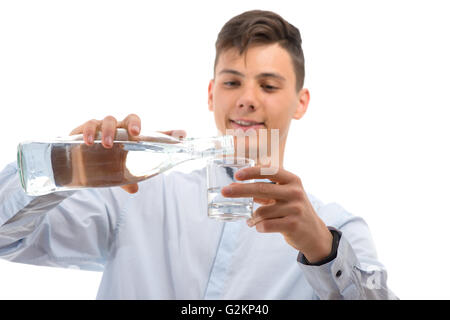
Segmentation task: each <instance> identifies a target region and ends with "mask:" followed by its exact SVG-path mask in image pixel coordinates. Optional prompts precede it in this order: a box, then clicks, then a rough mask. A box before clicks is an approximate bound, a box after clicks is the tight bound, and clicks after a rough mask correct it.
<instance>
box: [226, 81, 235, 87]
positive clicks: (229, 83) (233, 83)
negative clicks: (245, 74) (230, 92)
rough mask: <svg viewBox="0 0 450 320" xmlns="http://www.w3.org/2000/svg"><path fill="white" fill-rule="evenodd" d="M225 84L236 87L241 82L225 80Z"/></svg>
mask: <svg viewBox="0 0 450 320" xmlns="http://www.w3.org/2000/svg"><path fill="white" fill-rule="evenodd" d="M223 84H224V85H225V86H227V87H235V86H237V85H239V82H238V81H225V82H224V83H223Z"/></svg>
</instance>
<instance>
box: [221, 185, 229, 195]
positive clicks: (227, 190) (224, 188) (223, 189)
mask: <svg viewBox="0 0 450 320" xmlns="http://www.w3.org/2000/svg"><path fill="white" fill-rule="evenodd" d="M222 193H226V194H230V193H231V187H230V186H226V187H223V188H222Z"/></svg>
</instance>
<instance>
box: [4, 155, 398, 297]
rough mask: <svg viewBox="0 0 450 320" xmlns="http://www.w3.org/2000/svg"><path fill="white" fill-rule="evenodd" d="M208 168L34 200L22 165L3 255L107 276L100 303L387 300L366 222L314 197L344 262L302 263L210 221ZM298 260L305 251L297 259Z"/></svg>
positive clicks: (7, 182)
mask: <svg viewBox="0 0 450 320" xmlns="http://www.w3.org/2000/svg"><path fill="white" fill-rule="evenodd" d="M205 183H206V174H205V170H195V171H193V172H191V173H189V174H188V173H182V172H177V171H170V172H168V173H166V174H160V175H158V176H155V177H153V178H151V179H149V180H146V181H144V182H141V183H140V185H139V192H138V193H136V194H133V195H130V194H128V193H126V192H125V191H124V190H122V189H121V188H119V187H114V188H98V189H84V190H79V191H65V192H57V193H53V194H48V195H45V196H39V197H30V196H27V195H26V194H25V193H24V192H23V190H22V188H21V186H20V182H19V178H18V173H17V167H16V164H15V163H12V164H10V165H8V166H7V167H6V168H5V169H4V170H3V171H2V172H1V173H0V256H1V257H2V258H4V259H7V260H9V261H15V262H20V263H28V264H35V265H43V266H55V267H77V268H81V269H85V270H95V271H101V272H103V277H102V281H101V284H100V288H99V291H98V295H97V298H98V299H390V298H396V297H395V295H394V294H393V293H392V292H391V291H390V290H389V289H388V287H387V284H386V279H387V273H386V270H385V269H384V267H383V265H382V264H381V263H380V262H378V260H377V256H376V252H375V248H374V245H373V242H372V240H371V237H370V233H369V229H368V226H367V225H366V223H365V222H364V220H363V219H362V218H360V217H357V216H353V215H352V214H350V213H348V212H347V211H346V210H344V209H343V208H342V207H340V206H339V205H337V204H334V203H331V204H323V203H322V202H320V201H319V200H318V199H316V198H315V197H313V196H312V195H308V197H309V199H310V201H311V203H312V205H313V207H314V209H315V211H316V212H317V214H318V215H319V216H320V218H321V219H322V220H323V221H324V222H325V223H326V225H327V226H330V227H334V228H336V229H338V230H339V231H340V232H342V236H341V240H340V243H339V248H338V254H337V257H336V258H335V259H334V260H333V261H331V262H329V263H326V264H324V265H321V266H308V265H305V264H302V263H301V262H299V252H298V251H297V250H295V249H294V248H293V247H291V246H290V245H288V244H287V243H286V242H285V241H284V238H283V236H282V235H281V234H279V233H259V232H257V231H256V230H255V228H249V227H248V226H247V224H246V223H245V221H239V222H219V221H216V220H212V219H209V218H208V217H207V199H206V185H205ZM300 255H301V254H300Z"/></svg>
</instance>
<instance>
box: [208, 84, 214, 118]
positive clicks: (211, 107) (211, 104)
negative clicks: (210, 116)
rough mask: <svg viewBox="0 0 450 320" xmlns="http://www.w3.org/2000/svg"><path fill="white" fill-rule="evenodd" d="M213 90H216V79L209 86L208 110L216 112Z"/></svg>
mask: <svg viewBox="0 0 450 320" xmlns="http://www.w3.org/2000/svg"><path fill="white" fill-rule="evenodd" d="M213 88H214V79H212V80H210V81H209V85H208V110H209V111H214V107H213V105H214V104H213Z"/></svg>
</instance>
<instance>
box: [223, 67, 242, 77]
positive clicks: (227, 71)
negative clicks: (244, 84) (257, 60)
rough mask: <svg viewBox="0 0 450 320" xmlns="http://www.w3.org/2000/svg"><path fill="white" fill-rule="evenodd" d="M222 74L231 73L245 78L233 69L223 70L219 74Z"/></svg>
mask: <svg viewBox="0 0 450 320" xmlns="http://www.w3.org/2000/svg"><path fill="white" fill-rule="evenodd" d="M222 73H231V74H234V75H236V76H240V77H245V75H244V74H243V73H241V72H239V71H237V70H233V69H223V70H222V71H220V72H219V74H222Z"/></svg>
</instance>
